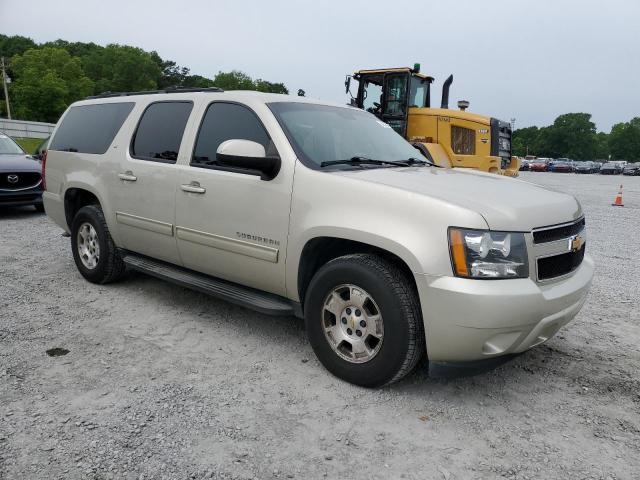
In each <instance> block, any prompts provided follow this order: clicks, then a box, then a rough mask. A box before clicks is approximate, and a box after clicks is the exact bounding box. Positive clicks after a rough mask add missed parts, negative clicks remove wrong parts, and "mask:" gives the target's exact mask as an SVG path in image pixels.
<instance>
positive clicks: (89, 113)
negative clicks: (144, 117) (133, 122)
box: [49, 102, 134, 154]
mask: <svg viewBox="0 0 640 480" xmlns="http://www.w3.org/2000/svg"><path fill="white" fill-rule="evenodd" d="M133 106H134V103H133V102H123V103H100V104H95V105H80V106H76V107H71V108H70V109H69V111H68V112H67V114H66V115H65V116H64V118H63V120H62V124H60V126H59V127H58V131H57V132H56V134H55V136H54V137H53V139H52V140H51V145H50V146H49V149H50V150H61V151H67V152H80V153H95V154H103V153H105V152H106V151H107V149H108V148H109V145H111V142H113V139H114V137H115V136H116V134H117V133H118V130H120V127H122V124H123V123H124V121H125V120H126V118H127V117H128V116H129V113H131V110H132V109H133Z"/></svg>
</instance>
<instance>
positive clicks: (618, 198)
mask: <svg viewBox="0 0 640 480" xmlns="http://www.w3.org/2000/svg"><path fill="white" fill-rule="evenodd" d="M611 205H613V206H614V207H624V203H622V185H620V190H618V195H616V200H615V202H613V203H612V204H611Z"/></svg>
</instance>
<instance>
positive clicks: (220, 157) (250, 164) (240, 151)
mask: <svg viewBox="0 0 640 480" xmlns="http://www.w3.org/2000/svg"><path fill="white" fill-rule="evenodd" d="M216 161H217V164H218V166H219V167H222V168H223V169H224V170H227V171H231V172H237V173H244V174H247V175H257V176H259V177H260V179H261V180H273V179H274V178H275V177H276V176H277V175H278V172H279V171H280V165H281V162H280V157H279V156H277V155H269V156H267V155H266V153H265V149H264V147H263V146H262V145H260V144H259V143H257V142H252V141H251V140H240V139H232V140H227V141H225V142H222V143H221V144H220V146H219V147H218V151H217V152H216Z"/></svg>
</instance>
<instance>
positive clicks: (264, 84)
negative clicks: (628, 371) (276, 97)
mask: <svg viewBox="0 0 640 480" xmlns="http://www.w3.org/2000/svg"><path fill="white" fill-rule="evenodd" d="M255 89H256V90H257V91H259V92H267V93H283V94H285V95H287V94H288V93H289V90H288V89H287V87H285V86H284V83H273V82H268V81H266V80H262V79H261V78H258V79H257V80H256V81H255Z"/></svg>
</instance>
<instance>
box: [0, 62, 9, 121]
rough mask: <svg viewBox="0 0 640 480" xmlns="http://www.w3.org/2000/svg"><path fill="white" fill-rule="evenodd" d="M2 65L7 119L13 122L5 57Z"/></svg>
mask: <svg viewBox="0 0 640 480" xmlns="http://www.w3.org/2000/svg"><path fill="white" fill-rule="evenodd" d="M0 63H2V87H3V88H4V99H5V101H6V102H7V118H8V119H9V120H11V108H9V92H8V90H7V71H6V70H5V68H4V57H2V60H1V62H0ZM9 81H10V80H9Z"/></svg>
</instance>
